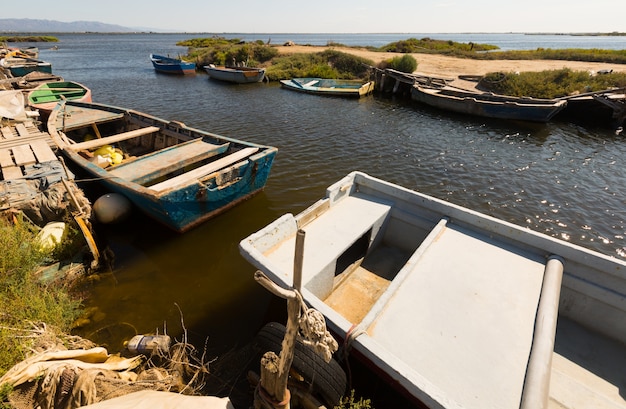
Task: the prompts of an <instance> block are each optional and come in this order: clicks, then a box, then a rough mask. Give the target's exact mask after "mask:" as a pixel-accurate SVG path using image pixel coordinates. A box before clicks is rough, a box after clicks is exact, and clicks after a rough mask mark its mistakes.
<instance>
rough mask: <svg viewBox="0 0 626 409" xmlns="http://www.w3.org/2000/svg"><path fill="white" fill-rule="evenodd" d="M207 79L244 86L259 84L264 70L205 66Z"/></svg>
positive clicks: (263, 75) (263, 76)
mask: <svg viewBox="0 0 626 409" xmlns="http://www.w3.org/2000/svg"><path fill="white" fill-rule="evenodd" d="M204 69H205V70H206V72H207V73H208V74H209V77H211V78H212V79H215V80H220V81H226V82H234V83H236V84H246V83H251V82H261V81H263V78H265V68H252V67H216V66H214V65H207V66H205V67H204Z"/></svg>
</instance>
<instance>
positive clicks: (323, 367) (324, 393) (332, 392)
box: [254, 322, 346, 407]
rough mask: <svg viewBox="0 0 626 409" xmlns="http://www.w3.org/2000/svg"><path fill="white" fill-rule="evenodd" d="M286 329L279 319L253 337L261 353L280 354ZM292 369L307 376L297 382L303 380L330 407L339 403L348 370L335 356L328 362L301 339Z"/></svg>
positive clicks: (311, 391)
mask: <svg viewBox="0 0 626 409" xmlns="http://www.w3.org/2000/svg"><path fill="white" fill-rule="evenodd" d="M285 330H286V329H285V326H284V325H282V324H280V323H277V322H270V323H268V324H266V325H265V326H264V327H263V328H261V330H260V331H259V333H258V334H257V335H256V337H255V339H254V348H255V350H256V351H257V352H258V353H259V354H260V355H263V354H264V353H265V352H268V351H272V352H274V353H275V354H276V355H278V354H280V349H281V345H282V342H283V338H284V336H285ZM291 371H295V372H296V373H297V374H298V375H299V377H301V378H302V379H304V381H301V380H297V382H298V383H300V384H302V383H304V384H305V387H306V388H307V390H308V392H309V393H311V394H312V395H313V396H314V397H316V398H318V399H320V400H321V401H322V402H323V403H324V404H326V405H327V406H328V407H334V406H336V405H337V404H338V403H339V400H340V399H341V398H342V397H343V396H344V394H345V392H346V373H345V372H344V370H343V369H342V368H341V365H339V363H338V362H337V361H335V360H334V359H331V360H330V362H329V363H326V362H325V361H324V358H322V357H321V356H320V355H319V354H318V353H316V352H315V351H314V350H313V349H312V348H311V347H308V346H306V345H305V344H304V343H303V342H302V341H301V340H299V339H298V340H297V342H296V347H295V353H294V357H293V362H292V364H291ZM292 380H294V377H292Z"/></svg>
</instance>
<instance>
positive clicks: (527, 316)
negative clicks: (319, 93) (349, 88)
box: [240, 172, 626, 409]
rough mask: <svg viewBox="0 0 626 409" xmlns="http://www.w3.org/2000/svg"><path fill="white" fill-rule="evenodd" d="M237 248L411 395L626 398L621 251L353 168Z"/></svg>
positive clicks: (579, 402) (495, 402)
mask: <svg viewBox="0 0 626 409" xmlns="http://www.w3.org/2000/svg"><path fill="white" fill-rule="evenodd" d="M302 234H304V245H303V247H299V248H296V246H297V244H296V243H297V242H296V235H298V236H301V235H302ZM294 250H295V251H294ZM240 251H241V253H242V255H243V256H244V257H245V258H246V259H247V260H248V261H250V262H251V263H252V264H253V265H254V266H255V267H257V268H258V269H259V270H260V271H261V272H262V273H264V274H265V275H267V276H268V277H269V278H270V279H271V280H272V281H274V282H275V283H277V284H278V285H280V286H281V287H284V288H291V287H292V286H293V285H294V283H293V282H294V272H293V270H294V265H295V264H294V260H295V259H296V257H295V255H294V253H297V254H299V255H301V256H302V268H301V271H302V278H301V283H302V297H303V299H304V300H305V301H306V303H307V304H309V305H310V306H311V307H313V308H315V309H317V310H318V311H320V312H321V313H322V314H323V315H324V316H325V318H326V321H327V324H328V325H329V327H330V329H331V330H332V331H333V332H334V333H335V334H336V336H337V337H338V338H340V340H342V341H343V342H344V344H345V345H346V348H347V349H348V350H351V351H352V353H353V354H354V355H356V356H357V357H359V358H361V359H363V360H364V361H365V362H367V363H368V364H369V365H371V366H372V367H373V368H375V370H376V371H378V372H379V373H380V374H382V376H383V377H384V378H385V379H387V380H388V381H389V382H390V383H391V384H392V385H394V386H396V387H398V388H399V389H401V390H402V391H403V392H406V393H408V394H409V395H410V396H412V397H413V398H414V399H415V400H416V401H418V402H419V403H420V404H421V405H422V406H426V407H428V408H446V409H452V408H455V409H460V408H475V409H479V408H503V409H506V408H516V409H519V408H523V409H530V408H577V407H593V408H600V407H602V408H609V407H610V408H617V407H625V406H626V400H625V399H624V396H623V393H622V392H621V391H623V390H624V389H625V388H626V380H625V379H624V377H623V376H621V374H622V372H623V368H624V365H626V346H625V345H626V328H625V327H624V326H622V325H618V324H617V323H620V322H623V321H624V320H625V319H626V263H625V262H624V261H622V260H617V259H615V258H612V257H608V256H605V255H603V254H600V253H597V252H594V251H591V250H588V249H585V248H582V247H580V246H576V245H574V244H571V243H568V242H565V241H562V240H559V239H556V238H552V237H549V236H546V235H544V234H541V233H537V232H533V231H531V230H529V229H526V228H522V227H519V226H517V225H514V224H511V223H508V222H505V221H502V220H499V219H496V218H493V217H490V216H487V215H484V214H481V213H478V212H475V211H472V210H470V209H466V208H463V207H461V206H457V205H454V204H451V203H448V202H446V201H443V200H439V199H437V198H433V197H430V196H427V195H424V194H421V193H418V192H415V191H412V190H409V189H406V188H403V187H401V186H398V185H394V184H392V183H389V182H385V181H382V180H380V179H376V178H374V177H371V176H369V175H367V174H364V173H360V172H352V173H351V174H349V175H348V176H346V177H344V178H343V179H342V180H340V181H338V182H336V183H334V184H333V185H331V186H330V187H329V188H328V189H327V191H326V197H325V198H324V199H321V200H319V201H318V202H316V203H315V204H313V205H312V206H310V207H309V208H308V209H306V210H304V211H303V212H301V213H300V214H298V215H296V216H293V215H292V214H286V215H283V216H282V217H280V218H279V219H277V220H276V221H274V222H272V223H271V224H269V225H268V226H266V227H265V228H263V229H261V230H260V231H258V232H256V233H254V234H252V235H250V236H249V237H247V238H245V239H244V240H242V241H241V243H240ZM257 274H260V273H257ZM557 319H558V330H557Z"/></svg>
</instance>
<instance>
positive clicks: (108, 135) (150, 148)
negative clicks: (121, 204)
mask: <svg viewBox="0 0 626 409" xmlns="http://www.w3.org/2000/svg"><path fill="white" fill-rule="evenodd" d="M48 132H49V133H50V135H51V136H52V139H53V140H54V141H55V143H56V144H57V145H58V147H59V148H60V150H61V151H62V153H63V154H64V156H66V157H67V158H68V159H69V160H70V161H71V162H73V163H74V164H75V165H76V166H77V167H79V168H80V169H82V170H84V171H85V172H86V173H87V174H89V175H90V176H91V177H93V178H97V179H98V180H100V181H101V182H102V184H103V185H104V186H105V187H106V188H108V189H109V190H111V191H112V192H115V193H119V194H122V195H124V196H126V198H127V199H129V200H130V201H131V202H132V203H133V204H134V205H135V206H136V207H137V208H138V209H139V210H141V211H142V212H144V213H145V214H146V215H148V216H149V217H152V218H153V219H155V220H157V221H159V222H160V223H162V224H163V225H165V226H168V227H170V228H171V229H173V230H175V231H177V232H185V231H187V230H189V229H191V228H192V227H194V226H197V225H198V224H200V223H202V222H203V221H205V220H207V219H209V218H211V217H214V216H216V215H218V214H220V213H222V212H224V211H226V210H227V209H229V208H231V207H233V206H235V205H236V204H238V203H240V202H242V201H244V200H246V199H248V198H250V197H251V196H253V195H254V194H256V193H258V192H260V191H261V190H262V189H263V188H264V187H265V183H266V181H267V178H268V177H269V174H270V169H271V167H272V162H273V160H274V157H275V155H276V151H277V149H276V148H274V147H271V146H264V145H258V144H254V143H249V142H244V141H241V140H237V139H233V138H228V137H225V136H220V135H216V134H213V133H209V132H206V131H202V130H199V129H195V128H191V127H188V126H186V125H185V124H183V123H181V122H177V121H168V120H165V119H161V118H157V117H154V116H152V115H148V114H144V113H141V112H137V111H134V110H131V109H125V108H119V107H114V106H109V105H102V104H90V103H83V102H77V101H64V102H61V103H59V104H58V105H57V107H56V108H55V109H54V111H53V112H52V114H51V115H50V117H49V119H48Z"/></svg>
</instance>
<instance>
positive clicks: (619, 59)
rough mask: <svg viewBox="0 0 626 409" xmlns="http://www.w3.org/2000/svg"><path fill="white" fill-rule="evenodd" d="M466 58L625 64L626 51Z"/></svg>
mask: <svg viewBox="0 0 626 409" xmlns="http://www.w3.org/2000/svg"><path fill="white" fill-rule="evenodd" d="M466 57H468V58H474V59H480V60H565V61H587V62H603V63H607V64H626V50H600V49H595V48H591V49H581V48H566V49H562V50H553V49H551V48H538V49H536V50H515V51H496V52H489V53H476V54H472V55H466Z"/></svg>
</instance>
